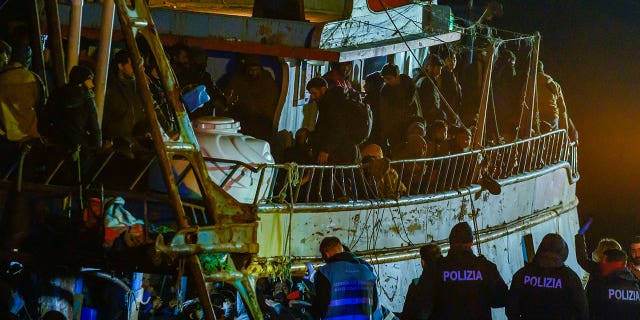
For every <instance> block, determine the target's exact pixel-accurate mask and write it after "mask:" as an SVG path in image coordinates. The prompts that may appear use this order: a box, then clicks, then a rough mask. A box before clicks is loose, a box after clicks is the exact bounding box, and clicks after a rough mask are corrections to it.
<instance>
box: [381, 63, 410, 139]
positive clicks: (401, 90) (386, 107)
mask: <svg viewBox="0 0 640 320" xmlns="http://www.w3.org/2000/svg"><path fill="white" fill-rule="evenodd" d="M417 114H418V98H417V95H416V85H415V83H414V82H413V80H412V79H411V78H409V77H408V76H407V75H404V74H401V75H400V84H399V85H397V86H393V87H392V86H389V85H387V84H385V85H383V86H382V89H380V130H381V131H382V132H381V133H382V139H383V140H386V141H388V144H389V145H390V146H391V147H392V148H397V147H399V146H400V145H402V143H403V142H404V135H405V131H406V129H407V126H408V125H409V120H410V118H411V117H412V116H415V115H417ZM383 147H384V146H383Z"/></svg>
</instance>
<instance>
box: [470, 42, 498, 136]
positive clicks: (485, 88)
mask: <svg viewBox="0 0 640 320" xmlns="http://www.w3.org/2000/svg"><path fill="white" fill-rule="evenodd" d="M488 49H489V51H488V52H487V59H488V60H487V65H486V66H485V70H484V79H483V85H482V97H481V99H480V111H479V112H478V127H477V128H476V132H475V134H474V135H473V145H472V147H473V148H474V149H478V148H481V147H482V142H483V139H484V130H485V127H486V125H485V122H486V118H487V106H488V105H489V90H490V89H491V73H492V69H493V62H494V58H495V55H494V53H495V51H496V50H495V47H494V44H493V43H490V44H489V47H488Z"/></svg>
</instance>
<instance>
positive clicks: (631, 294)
mask: <svg viewBox="0 0 640 320" xmlns="http://www.w3.org/2000/svg"><path fill="white" fill-rule="evenodd" d="M596 279H597V280H594V281H589V282H590V283H591V286H590V287H588V288H587V298H588V301H589V307H590V308H589V311H590V313H591V319H594V320H599V319H616V320H627V319H629V320H631V319H633V320H636V319H640V289H639V288H638V283H637V282H636V278H635V277H634V275H633V274H632V273H631V271H629V269H627V268H620V269H617V270H615V271H613V272H611V273H610V274H608V275H606V276H601V277H598V278H596Z"/></svg>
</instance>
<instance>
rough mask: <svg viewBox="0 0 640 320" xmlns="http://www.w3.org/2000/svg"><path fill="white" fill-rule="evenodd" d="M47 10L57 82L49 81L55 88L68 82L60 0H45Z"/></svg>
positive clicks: (52, 63)
mask: <svg viewBox="0 0 640 320" xmlns="http://www.w3.org/2000/svg"><path fill="white" fill-rule="evenodd" d="M44 3H45V8H46V11H47V30H48V33H49V40H48V42H49V43H50V44H51V65H52V66H53V71H54V72H53V74H54V75H55V82H56V83H55V84H51V83H49V84H48V85H49V86H50V87H49V89H51V85H53V88H60V87H62V86H64V85H65V84H66V83H67V70H66V69H65V67H64V52H63V49H62V31H60V13H59V11H58V1H56V0H45V2H44Z"/></svg>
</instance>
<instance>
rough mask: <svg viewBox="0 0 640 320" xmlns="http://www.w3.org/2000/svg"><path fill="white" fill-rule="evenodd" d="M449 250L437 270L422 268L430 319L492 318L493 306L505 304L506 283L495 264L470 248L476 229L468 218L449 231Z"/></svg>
mask: <svg viewBox="0 0 640 320" xmlns="http://www.w3.org/2000/svg"><path fill="white" fill-rule="evenodd" d="M449 245H450V249H449V253H448V254H447V256H446V257H443V258H441V259H440V261H439V263H438V264H437V268H436V270H435V272H431V273H429V272H423V274H422V278H421V279H420V284H419V286H420V288H419V290H420V294H421V295H422V296H423V297H425V299H426V301H425V306H433V310H427V314H430V315H431V317H430V318H429V319H491V308H501V307H504V305H505V303H506V297H507V285H506V284H505V283H504V280H503V279H502V277H501V276H500V273H499V272H498V268H497V267H496V265H495V264H494V263H492V262H490V261H489V260H487V259H485V258H484V257H483V256H476V255H475V254H474V253H473V250H472V249H471V246H472V245H473V232H472V231H471V227H470V226H469V224H468V223H466V222H460V223H458V224H456V225H455V226H454V227H453V229H451V233H450V234H449Z"/></svg>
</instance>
